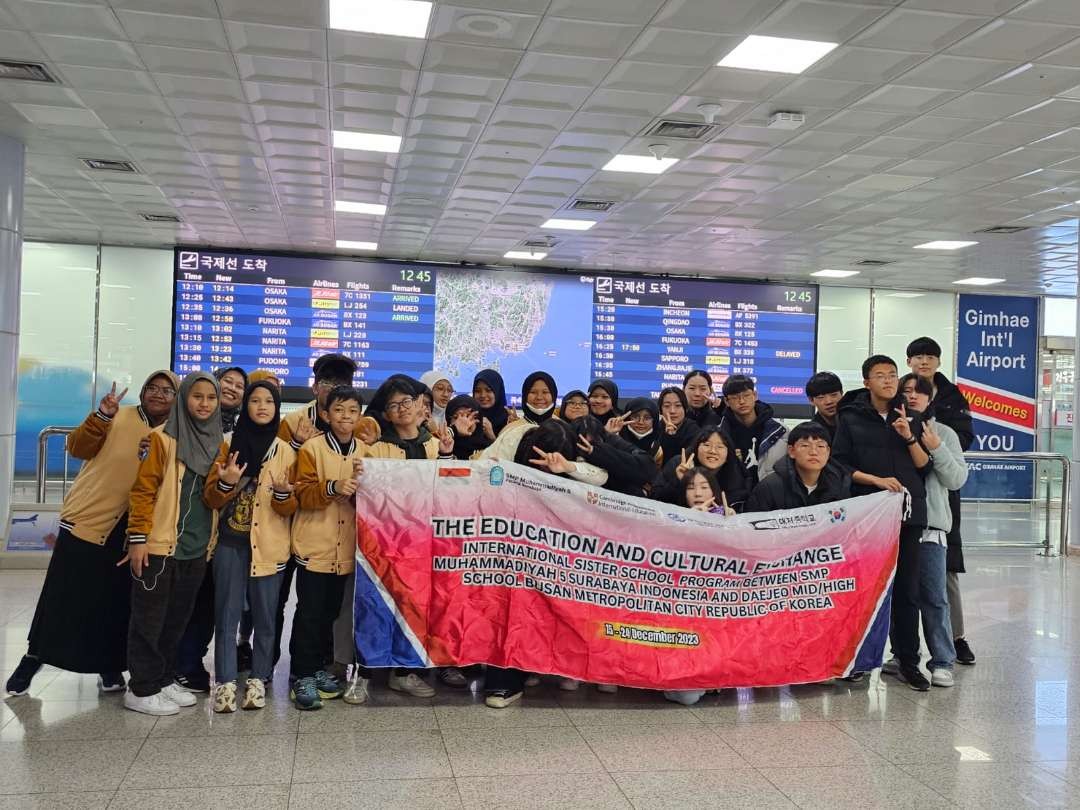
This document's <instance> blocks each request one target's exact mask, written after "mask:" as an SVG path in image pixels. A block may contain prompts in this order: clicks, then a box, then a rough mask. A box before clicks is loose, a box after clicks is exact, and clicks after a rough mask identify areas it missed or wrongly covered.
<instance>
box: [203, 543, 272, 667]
mask: <svg viewBox="0 0 1080 810" xmlns="http://www.w3.org/2000/svg"><path fill="white" fill-rule="evenodd" d="M213 565H214V624H215V627H214V678H215V680H216V681H217V682H218V683H229V682H230V681H235V680H236V628H237V627H238V626H239V624H240V617H241V615H242V614H243V612H244V602H245V597H247V598H246V602H247V604H248V606H249V607H250V609H251V623H252V627H253V629H254V642H255V643H254V644H253V645H252V656H251V677H252V678H259V679H260V680H263V681H268V680H270V678H271V676H272V675H273V674H274V620H275V614H276V613H277V606H278V595H279V592H280V591H281V580H282V577H283V575H284V572H282V571H278V572H277V573H276V574H271V575H270V576H265V577H253V576H251V574H250V571H251V546H250V545H248V544H247V543H242V544H241V543H230V542H223V543H218V546H217V549H216V550H215V552H214V563H213Z"/></svg>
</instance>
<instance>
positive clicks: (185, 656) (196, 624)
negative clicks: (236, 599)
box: [176, 565, 214, 675]
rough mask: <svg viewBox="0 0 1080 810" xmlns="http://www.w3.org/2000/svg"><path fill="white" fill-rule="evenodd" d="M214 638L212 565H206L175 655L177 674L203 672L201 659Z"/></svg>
mask: <svg viewBox="0 0 1080 810" xmlns="http://www.w3.org/2000/svg"><path fill="white" fill-rule="evenodd" d="M213 638H214V567H213V566H212V565H208V566H206V576H205V577H203V581H202V586H201V587H200V588H199V592H198V594H197V595H196V596H195V605H194V607H193V608H192V611H191V618H190V619H189V620H188V625H187V628H186V629H185V630H184V635H183V636H181V637H180V647H179V649H178V651H177V655H176V659H177V660H176V672H177V674H178V675H192V674H194V673H197V672H205V671H206V666H205V665H204V664H203V659H204V658H206V654H207V653H208V652H209V651H210V642H211V640H213Z"/></svg>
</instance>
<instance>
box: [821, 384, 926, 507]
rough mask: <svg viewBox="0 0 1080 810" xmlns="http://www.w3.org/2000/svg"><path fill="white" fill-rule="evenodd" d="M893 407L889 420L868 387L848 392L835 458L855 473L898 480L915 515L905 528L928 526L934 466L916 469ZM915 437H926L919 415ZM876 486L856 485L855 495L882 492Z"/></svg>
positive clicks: (841, 415) (840, 416)
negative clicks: (928, 492) (928, 482)
mask: <svg viewBox="0 0 1080 810" xmlns="http://www.w3.org/2000/svg"><path fill="white" fill-rule="evenodd" d="M900 418H901V416H900V413H899V412H898V411H897V410H896V409H895V408H893V409H892V410H890V412H889V414H888V417H887V419H882V418H881V415H880V414H878V412H877V411H876V410H875V409H874V406H873V405H872V404H871V403H870V392H869V391H867V390H866V389H865V388H862V389H859V390H857V391H848V393H846V394H845V395H844V398H843V399H842V400H840V412H839V416H838V419H837V426H836V439H835V440H834V441H833V448H832V454H833V459H835V460H836V461H837V462H839V463H840V464H842V465H843V466H844V467H845V468H847V469H848V470H849V471H851V472H855V471H858V472H863V473H866V474H868V475H876V476H878V477H879V478H895V479H896V480H898V481H899V482H900V483H901V484H903V485H904V486H905V487H906V488H907V491H908V492H910V493H911V515H910V516H909V517H908V519H907V520H905V521H904V523H905V525H908V526H916V527H925V526H926V485H925V482H924V479H925V478H926V476H927V475H928V474H929V472H930V468H931V466H932V464H928V465H926V466H925V467H923V468H922V469H921V470H920V469H916V467H915V462H914V461H912V460H911V453H910V452H909V451H908V448H907V445H906V444H905V442H904V440H903V439H902V438H900V434H898V433H897V432H896V430H895V429H893V427H892V423H893V422H894V421H895V420H897V419H900ZM911 431H912V434H913V435H914V436H915V437H916V438H918V437H919V436H921V435H922V423H921V420H920V419H919V417H918V416H916V417H915V418H914V420H913V422H912V425H911ZM879 491H880V490H878V489H877V488H875V487H871V486H864V485H860V484H856V483H852V487H851V492H852V494H853V495H869V494H871V493H874V492H879Z"/></svg>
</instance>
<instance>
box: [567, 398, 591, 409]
mask: <svg viewBox="0 0 1080 810" xmlns="http://www.w3.org/2000/svg"><path fill="white" fill-rule="evenodd" d="M563 407H564V408H588V407H589V403H588V402H586V401H585V400H583V399H571V400H570V401H569V402H564V403H563Z"/></svg>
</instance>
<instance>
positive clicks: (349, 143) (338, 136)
mask: <svg viewBox="0 0 1080 810" xmlns="http://www.w3.org/2000/svg"><path fill="white" fill-rule="evenodd" d="M334 148H335V149H362V150H366V151H368V152H400V151H401V136H400V135H380V134H379V133H377V132H350V131H348V130H346V129H335V130H334Z"/></svg>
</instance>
